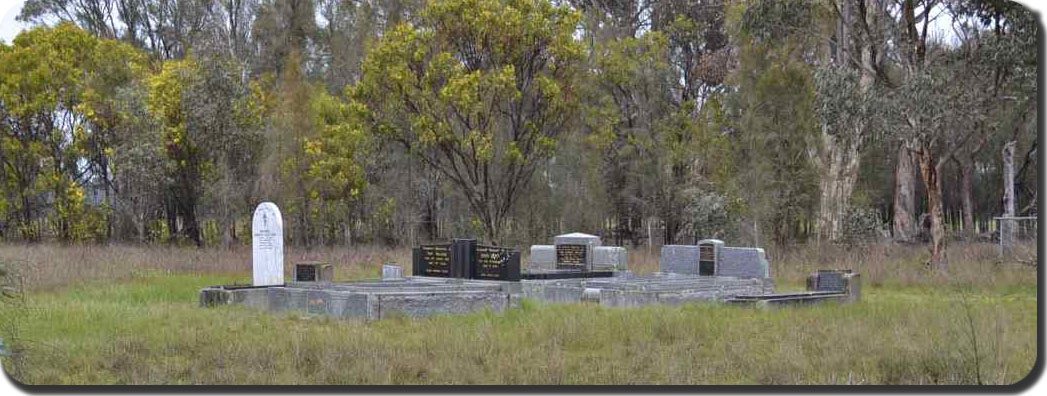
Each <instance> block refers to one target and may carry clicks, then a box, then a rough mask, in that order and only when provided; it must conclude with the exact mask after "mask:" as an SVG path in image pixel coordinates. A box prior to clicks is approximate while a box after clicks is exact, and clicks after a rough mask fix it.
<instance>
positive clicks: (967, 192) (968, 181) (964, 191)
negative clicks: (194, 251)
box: [960, 161, 976, 240]
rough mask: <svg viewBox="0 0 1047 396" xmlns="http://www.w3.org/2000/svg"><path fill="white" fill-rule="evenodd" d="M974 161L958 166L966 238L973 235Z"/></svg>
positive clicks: (971, 237) (971, 238) (970, 237)
mask: <svg viewBox="0 0 1047 396" xmlns="http://www.w3.org/2000/svg"><path fill="white" fill-rule="evenodd" d="M973 195H974V161H968V162H967V163H964V164H962V165H961V166H960V197H961V200H962V201H963V231H964V234H965V235H966V236H967V238H968V239H970V240H973V239H974V237H975V234H976V232H975V227H974V198H973Z"/></svg>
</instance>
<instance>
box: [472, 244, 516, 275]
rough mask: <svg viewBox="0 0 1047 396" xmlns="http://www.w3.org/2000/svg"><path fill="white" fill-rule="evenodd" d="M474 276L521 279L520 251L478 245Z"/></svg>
mask: <svg viewBox="0 0 1047 396" xmlns="http://www.w3.org/2000/svg"><path fill="white" fill-rule="evenodd" d="M473 269H474V272H473V276H472V278H474V279H487V280H505V281H518V280H520V252H518V251H516V249H512V248H507V247H499V246H485V245H478V246H477V247H476V265H475V266H474V267H473Z"/></svg>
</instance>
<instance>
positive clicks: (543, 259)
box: [528, 245, 556, 271]
mask: <svg viewBox="0 0 1047 396" xmlns="http://www.w3.org/2000/svg"><path fill="white" fill-rule="evenodd" d="M555 267H556V246H553V245H531V265H530V267H528V269H529V270H531V271H535V270H551V269H553V268H555Z"/></svg>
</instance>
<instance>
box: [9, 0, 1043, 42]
mask: <svg viewBox="0 0 1047 396" xmlns="http://www.w3.org/2000/svg"><path fill="white" fill-rule="evenodd" d="M1019 3H1022V4H1025V5H1026V7H1028V8H1030V9H1032V10H1034V11H1037V12H1042V11H1043V9H1044V8H1047V7H1045V6H1047V0H1021V1H1019ZM23 4H25V0H0V40H3V41H4V42H6V43H11V40H13V39H14V38H15V36H17V35H18V32H20V31H21V30H22V29H23V28H25V27H27V25H25V24H23V23H21V22H18V21H16V20H15V16H17V15H18V12H19V11H21V9H22V5H23ZM945 19H946V18H940V19H939V20H937V21H935V23H934V25H933V26H932V30H935V31H937V32H938V34H939V35H942V36H944V37H950V36H952V35H953V34H952V28H951V27H950V26H949V22H948V21H947V20H945ZM932 35H934V34H933V33H932Z"/></svg>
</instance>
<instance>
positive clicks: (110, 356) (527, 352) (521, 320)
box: [5, 275, 1036, 384]
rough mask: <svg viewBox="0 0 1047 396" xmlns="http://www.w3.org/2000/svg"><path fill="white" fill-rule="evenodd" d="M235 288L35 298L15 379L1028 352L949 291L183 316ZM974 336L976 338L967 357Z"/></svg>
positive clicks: (163, 283)
mask: <svg viewBox="0 0 1047 396" xmlns="http://www.w3.org/2000/svg"><path fill="white" fill-rule="evenodd" d="M232 279H234V278H231V277H194V276H181V275H178V276H172V275H166V276H155V277H145V278H141V279H136V280H133V281H126V282H118V283H91V284H83V285H80V286H73V287H70V288H68V289H66V290H64V291H60V292H48V293H36V294H33V295H32V297H31V305H32V306H33V307H34V308H33V309H32V310H31V311H30V312H29V314H28V316H27V317H26V318H25V323H24V324H23V326H22V330H23V334H29V335H31V336H29V338H28V339H26V340H25V341H26V342H25V343H24V344H23V345H22V346H23V349H22V350H20V351H19V352H20V353H21V354H23V356H25V357H26V362H25V364H23V365H21V369H19V370H17V371H13V372H11V374H12V375H14V376H15V378H17V379H18V380H20V381H24V382H27V383H33V384H846V383H851V384H973V383H976V382H978V379H979V377H978V376H979V375H980V376H981V378H980V379H981V381H982V382H984V383H989V384H1006V383H1012V382H1015V381H1017V380H1019V379H1021V378H1022V377H1023V376H1024V375H1026V374H1027V373H1028V372H1029V370H1030V369H1031V368H1032V364H1033V362H1034V360H1035V357H1036V356H1035V350H1036V336H1035V331H1036V324H1035V316H1034V315H1029V313H1031V312H1034V309H1035V303H1036V301H1035V291H1034V290H1032V288H1027V289H1025V290H1020V291H1017V292H1015V293H1008V294H985V293H983V294H972V295H969V296H967V297H966V298H967V300H966V301H967V302H968V304H969V305H968V306H967V308H964V305H963V304H964V303H963V301H964V300H963V298H965V297H962V294H960V293H958V292H957V291H956V290H953V289H936V288H900V289H889V290H885V289H875V288H874V289H872V290H871V291H870V292H869V293H867V294H866V296H865V301H863V302H861V303H859V304H856V305H849V306H836V305H823V306H817V307H804V308H784V309H772V310H753V309H746V308H735V307H725V306H722V305H719V304H691V305H685V306H682V307H662V306H657V307H646V308H638V309H606V308H601V307H598V306H587V305H544V304H539V303H533V302H529V303H526V304H524V305H523V307H522V308H521V309H519V310H512V311H509V312H506V313H504V314H493V313H477V314H471V315H462V316H440V317H434V318H428V319H406V318H400V319H390V320H382V321H378V322H373V323H364V322H359V321H343V320H336V319H330V318H325V317H302V316H298V315H269V314H261V313H259V312H255V311H251V310H249V309H246V308H243V307H237V306H230V307H222V308H218V309H202V308H198V307H197V306H196V304H195V298H196V292H197V290H198V288H199V287H201V286H204V285H207V284H214V283H223V282H228V281H230V280H232ZM965 309H967V310H969V311H968V312H969V313H970V315H969V316H968V315H965V314H964V310H965ZM971 331H973V332H974V334H975V335H976V337H977V339H979V340H983V341H985V342H984V343H983V344H982V347H981V349H980V350H979V351H978V353H979V355H978V356H972V355H971V353H972V348H971V347H970V345H971V339H970V335H971ZM975 357H976V358H975ZM6 363H7V361H6V360H5V367H7V366H6Z"/></svg>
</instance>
